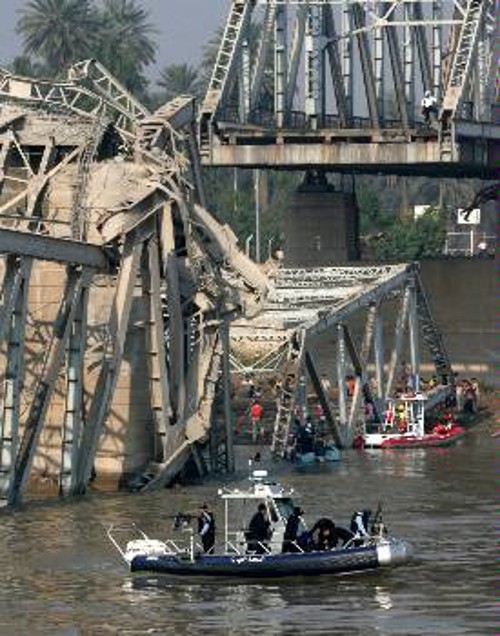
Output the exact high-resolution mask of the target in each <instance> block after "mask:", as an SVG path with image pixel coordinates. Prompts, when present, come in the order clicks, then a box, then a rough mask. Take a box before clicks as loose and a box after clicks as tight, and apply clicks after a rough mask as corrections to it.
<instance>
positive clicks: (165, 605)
mask: <svg viewBox="0 0 500 636" xmlns="http://www.w3.org/2000/svg"><path fill="white" fill-rule="evenodd" d="M489 426H491V422H490V423H488V422H486V423H484V424H483V425H481V426H479V427H476V428H475V429H472V430H471V431H469V433H468V435H467V436H466V437H465V439H463V440H462V441H460V442H459V443H458V444H457V445H456V446H454V447H451V448H444V449H426V450H416V449H412V450H405V451H402V450H400V451H371V452H369V453H368V452H364V453H363V452H356V451H348V452H345V453H344V454H343V457H342V461H341V462H339V463H338V464H335V465H333V466H331V467H328V468H324V469H323V468H321V469H316V470H310V469H309V470H307V471H298V470H297V469H294V468H292V467H290V466H288V465H286V466H280V467H276V466H273V470H274V474H275V476H276V477H277V478H279V479H280V480H281V481H284V482H286V483H287V484H288V485H290V486H293V487H294V488H295V490H296V491H297V493H299V494H300V495H301V497H300V503H301V506H302V507H303V508H304V510H305V517H306V518H307V520H309V521H310V522H313V521H314V520H315V519H316V518H317V517H318V516H319V515H322V514H324V513H327V514H328V515H330V516H332V517H333V518H334V519H335V520H336V521H337V522H338V523H340V524H347V523H348V519H349V517H350V515H351V513H352V511H353V510H355V509H357V508H359V507H364V506H370V507H375V506H376V505H377V502H378V501H379V500H380V501H382V503H383V507H384V511H385V521H386V523H387V525H388V526H389V528H390V530H391V532H392V534H394V535H397V536H400V537H404V538H406V539H408V540H409V541H410V542H411V543H412V544H413V546H414V549H415V554H416V557H415V560H414V562H413V563H411V564H409V565H407V566H403V567H399V568H395V569H391V570H385V571H375V572H367V573H363V574H354V575H349V576H340V577H335V576H324V577H315V578H293V579H285V580H273V581H239V580H196V579H190V578H181V579H175V578H169V577H164V578H161V579H159V580H158V579H155V578H154V577H145V576H136V577H133V576H131V575H130V574H129V572H128V571H127V569H126V567H125V566H124V565H123V564H122V562H121V561H120V559H119V558H118V555H117V553H116V552H115V550H114V548H113V546H112V545H111V544H110V543H109V542H108V540H107V538H106V533H105V528H106V527H107V526H109V525H110V524H122V523H125V522H128V521H136V522H138V523H139V525H140V526H141V527H142V528H143V529H144V530H145V531H146V532H147V533H149V534H151V535H152V536H155V537H158V538H161V537H165V536H169V535H171V534H172V530H171V526H172V517H173V516H174V515H175V513H176V512H177V511H179V510H188V509H194V507H195V506H196V505H197V504H198V503H199V502H200V501H203V500H210V501H213V502H214V503H215V502H216V496H215V493H216V490H217V488H218V486H219V485H220V482H219V481H218V480H215V479H212V480H210V481H208V482H206V483H204V484H203V485H192V486H184V487H181V488H175V489H171V490H164V491H162V492H158V493H151V494H137V495H132V494H121V495H103V494H97V493H94V494H90V495H89V496H87V497H86V498H84V499H82V500H72V501H68V502H64V503H61V502H53V503H46V502H31V503H29V504H28V505H26V506H24V507H23V508H22V509H20V510H16V511H2V512H0V567H1V570H0V571H1V577H2V582H1V585H0V634H1V635H4V634H5V635H9V636H10V635H17V634H21V635H24V634H29V635H33V636H34V635H38V634H47V635H49V634H50V635H51V636H56V635H60V636H73V635H79V634H85V635H87V634H104V635H106V634H123V635H126V634H127V635H132V634H172V635H176V636H177V635H179V636H183V635H188V634H196V635H197V636H198V635H200V634H235V635H239V634H242V635H246V634H259V635H263V634H266V635H279V634H335V635H337V634H338V635H346V636H356V635H362V636H414V635H415V636H416V635H421V634H425V635H428V636H466V635H470V636H483V635H485V636H486V635H489V634H495V633H499V632H500V615H499V588H498V530H499V526H498V511H499V507H498V506H499V504H498V499H499V498H498V495H499V489H498V476H499V468H500V464H499V453H500V438H496V439H494V438H492V437H491V436H490V433H489ZM250 452H251V449H250V448H249V447H240V448H238V449H237V454H238V465H239V466H240V467H241V468H240V469H239V472H238V475H237V476H236V479H239V478H241V479H242V480H244V479H245V476H246V460H247V457H248V454H249V453H250ZM215 512H216V516H217V519H218V520H219V527H220V530H222V510H221V509H220V508H219V507H218V506H217V505H216V507H215Z"/></svg>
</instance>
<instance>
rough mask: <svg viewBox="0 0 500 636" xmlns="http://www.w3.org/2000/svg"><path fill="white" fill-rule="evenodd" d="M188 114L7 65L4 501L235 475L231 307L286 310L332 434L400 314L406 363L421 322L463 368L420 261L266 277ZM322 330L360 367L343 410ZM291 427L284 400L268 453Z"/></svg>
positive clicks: (287, 336) (290, 360)
mask: <svg viewBox="0 0 500 636" xmlns="http://www.w3.org/2000/svg"><path fill="white" fill-rule="evenodd" d="M196 116H197V113H196V108H195V103H194V99H193V98H191V97H189V96H181V97H179V98H177V99H175V100H173V101H171V102H169V103H167V104H165V105H164V106H162V107H161V108H159V109H158V110H156V111H155V112H154V113H150V112H149V111H148V110H147V109H146V108H145V107H144V106H143V105H142V104H141V103H140V102H138V101H137V100H136V99H135V98H134V97H133V96H132V95H130V94H129V93H128V92H127V91H126V89H125V88H124V87H123V86H121V85H120V84H119V82H117V80H116V79H115V78H113V77H112V76H111V75H110V74H109V73H108V72H107V71H106V69H104V68H103V67H102V66H101V65H100V64H99V63H98V62H96V61H95V60H87V61H84V62H81V63H79V64H77V65H75V66H74V67H72V68H71V69H70V71H69V74H68V80H67V81H63V82H61V81H41V80H38V79H31V78H25V77H19V76H15V75H13V74H11V73H9V72H8V71H0V169H1V173H0V187H1V190H0V253H1V254H2V255H3V260H2V262H1V268H2V270H3V284H2V290H1V304H0V342H1V344H2V347H1V355H0V373H1V377H0V380H1V384H2V388H1V394H0V399H1V401H0V450H1V453H0V498H1V499H2V500H3V502H4V503H7V504H14V503H16V502H18V501H19V500H20V499H21V498H22V497H23V496H24V494H25V493H26V492H27V490H28V488H29V487H30V486H31V485H33V483H34V482H35V479H36V478H40V477H43V478H46V480H48V481H49V482H50V483H51V484H53V485H54V487H55V488H57V490H58V492H59V493H60V494H61V495H71V494H80V493H83V492H85V490H86V488H87V486H88V483H89V481H90V480H91V479H92V477H93V476H94V475H95V474H97V475H98V476H100V477H101V476H103V475H108V476H115V477H116V479H117V481H118V479H119V480H120V481H123V479H125V480H126V482H127V485H128V486H129V487H132V488H134V489H140V490H148V489H151V488H154V487H159V486H163V485H166V484H169V483H171V481H172V480H173V479H175V478H176V476H177V475H178V474H179V472H180V471H181V470H182V469H183V468H184V466H185V465H186V464H187V463H188V462H192V463H193V465H194V466H195V467H196V469H197V471H198V472H199V474H200V475H204V474H205V473H206V472H207V471H219V470H224V471H231V470H232V469H233V467H234V457H233V447H232V413H231V391H230V366H231V355H232V354H231V351H230V348H231V347H230V337H231V339H232V340H233V343H234V340H235V337H234V334H236V338H237V334H238V329H237V328H235V330H234V333H233V327H232V328H231V334H230V333H229V324H230V323H232V322H233V321H234V320H235V319H238V320H244V321H250V322H248V323H247V324H248V325H249V328H250V330H251V332H252V336H251V337H250V340H251V339H252V337H253V336H254V335H255V334H257V332H258V329H257V327H256V323H255V322H253V320H254V319H255V317H256V316H263V317H264V319H265V317H266V315H273V316H274V317H276V316H277V315H278V314H282V315H281V318H280V320H281V323H282V324H280V329H281V336H280V337H281V338H282V340H284V341H285V343H286V349H287V351H288V352H289V353H290V352H292V353H293V348H294V347H295V346H296V345H297V344H298V349H297V350H296V351H295V353H293V355H287V356H285V358H284V359H283V360H282V363H283V364H282V365H281V367H280V368H281V371H282V373H283V374H284V375H286V374H289V373H290V365H291V366H293V368H294V370H295V371H294V377H295V378H298V377H299V375H300V373H301V369H302V367H303V366H304V365H305V366H306V367H307V370H308V372H309V374H310V376H311V378H312V379H313V382H314V384H315V386H316V387H317V389H318V392H319V394H320V399H321V400H322V401H323V402H324V403H325V410H326V411H327V414H328V417H329V420H330V423H331V426H332V429H333V432H334V434H335V436H336V439H337V441H338V443H339V445H348V444H349V440H350V438H351V437H352V431H353V427H354V422H355V420H356V417H357V414H358V411H359V407H360V404H361V397H360V396H361V389H362V387H363V383H364V378H365V376H366V368H367V365H368V364H369V350H370V349H373V351H374V352H375V356H376V360H375V364H376V368H377V374H378V375H379V376H380V377H379V380H380V383H379V387H380V391H381V393H380V395H379V397H380V398H383V397H384V395H388V394H389V393H390V391H391V389H392V386H393V384H394V374H395V370H396V365H397V363H398V360H399V357H400V355H401V350H402V348H403V336H404V333H405V331H406V329H407V328H408V332H409V335H410V348H411V351H412V357H411V363H412V370H413V371H414V372H415V373H418V366H419V358H418V339H417V331H418V327H419V325H420V328H421V330H422V332H423V334H424V340H425V341H426V343H427V345H428V346H429V347H430V349H431V353H432V360H433V362H434V364H435V367H436V370H437V372H438V373H439V375H440V377H442V378H443V379H445V378H447V379H449V378H450V377H451V375H452V374H451V367H450V364H449V360H448V358H447V355H446V352H445V350H444V347H443V343H442V341H441V340H440V337H439V332H438V330H437V328H436V326H435V324H434V322H433V320H432V315H431V313H430V309H429V306H428V302H427V300H426V297H425V294H424V292H423V289H422V285H421V280H420V278H419V275H418V271H417V270H416V269H415V268H414V267H413V266H407V265H401V266H395V267H385V266H381V267H378V266H375V267H371V266H366V267H362V266H359V265H356V267H351V268H348V267H347V268H333V269H331V268H330V269H329V268H325V269H323V270H312V271H310V272H307V271H305V270H284V269H282V270H281V271H280V270H278V272H277V273H276V274H272V275H267V274H265V273H264V272H263V270H262V269H261V268H260V267H259V266H258V265H257V264H255V263H254V262H253V261H252V260H250V259H249V258H247V257H246V256H245V254H243V253H242V252H241V251H240V250H239V249H238V246H237V240H236V237H235V235H234V233H233V232H232V231H231V229H230V228H229V227H227V226H226V225H222V224H221V223H220V222H219V221H218V220H217V219H216V218H215V217H214V216H213V215H212V214H211V213H210V212H209V211H208V210H207V209H206V203H205V195H204V191H203V184H202V179H201V167H200V160H199V153H198V144H197V126H196ZM395 294H399V295H401V298H402V300H401V303H402V304H401V307H400V308H399V309H398V310H397V313H396V314H395V315H397V320H396V325H395V343H394V347H393V348H392V352H391V353H390V355H391V361H390V363H389V366H388V376H387V378H386V379H385V380H384V379H383V377H382V376H383V374H384V362H383V359H382V358H383V355H384V352H383V348H382V347H381V344H380V338H381V331H380V325H381V320H382V313H381V310H380V307H381V303H382V301H383V300H384V299H385V298H386V297H393V296H394V295H395ZM357 310H361V311H362V313H363V312H365V313H366V327H365V336H364V340H363V343H362V346H361V348H360V349H359V353H357V347H356V344H355V343H354V338H353V336H352V333H351V332H350V330H349V329H350V328H349V325H348V318H349V316H350V315H351V314H353V313H355V312H356V311H357ZM418 323H419V324H418ZM330 328H333V329H334V330H335V333H336V338H337V351H338V361H337V367H338V382H339V386H340V384H341V382H343V379H344V375H345V372H346V369H347V368H348V367H347V363H346V350H347V352H348V355H349V357H350V360H351V362H350V364H352V365H353V366H354V369H355V372H356V376H357V377H358V383H357V389H356V390H357V393H356V398H355V402H354V403H353V405H350V406H349V408H350V413H348V406H347V405H346V404H345V403H340V404H339V405H338V413H333V412H331V411H330V410H329V409H328V404H327V400H326V397H325V396H324V395H322V393H321V387H320V385H319V383H318V380H317V372H316V370H315V366H314V362H313V355H312V353H311V351H310V350H309V347H310V343H311V341H312V339H313V338H314V337H316V336H318V335H319V334H320V333H322V332H324V331H325V330H327V329H330ZM372 341H374V342H375V345H374V347H371V342H372ZM386 366H387V365H386ZM294 390H296V387H294ZM219 397H221V398H222V402H223V405H224V409H223V412H224V416H223V417H215V406H216V401H217V400H218V398H219ZM289 422H290V408H288V410H286V409H285V407H284V404H283V403H282V401H280V403H279V404H278V405H277V414H276V426H275V431H274V436H273V447H274V450H275V451H276V450H279V446H280V444H281V445H283V443H284V439H285V436H286V431H287V427H288V425H289ZM339 427H340V428H339ZM116 485H117V486H118V483H117V484H116Z"/></svg>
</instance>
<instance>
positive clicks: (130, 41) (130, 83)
mask: <svg viewBox="0 0 500 636" xmlns="http://www.w3.org/2000/svg"><path fill="white" fill-rule="evenodd" d="M148 20H149V15H148V13H147V11H145V10H144V9H143V8H142V7H141V6H138V5H137V3H136V0H104V1H103V6H102V9H101V11H100V22H101V24H102V25H103V26H102V27H101V30H100V33H99V44H98V46H97V49H96V53H95V57H98V58H99V60H100V62H102V63H103V64H104V66H106V68H108V69H109V70H110V71H111V72H112V73H113V74H114V75H115V76H116V77H117V78H118V79H120V80H121V81H122V82H123V83H124V84H125V85H126V86H127V88H129V89H130V90H132V91H135V92H137V93H141V92H144V90H145V88H146V84H147V81H146V79H145V77H144V76H143V71H144V69H145V68H146V67H147V66H149V65H150V64H152V63H153V62H154V61H155V57H156V42H155V40H154V38H153V36H154V35H155V34H156V29H155V28H154V27H153V26H152V24H151V23H150V22H149V21H148Z"/></svg>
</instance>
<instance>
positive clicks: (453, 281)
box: [311, 259, 500, 386]
mask: <svg viewBox="0 0 500 636" xmlns="http://www.w3.org/2000/svg"><path fill="white" fill-rule="evenodd" d="M421 272H422V279H423V283H424V287H425V290H426V292H427V295H428V298H429V301H430V304H431V309H432V314H433V316H434V319H435V322H436V324H437V326H438V328H439V330H440V332H441V334H442V337H443V341H444V345H445V347H446V350H447V351H448V354H449V357H450V360H451V363H452V367H453V369H454V371H456V372H458V374H459V377H473V376H475V377H477V378H479V379H480V381H482V382H484V383H485V384H487V385H490V386H492V385H495V386H499V385H500V373H499V371H498V369H499V363H500V347H499V344H500V338H499V337H498V331H499V322H500V313H499V308H500V289H499V276H498V274H499V270H498V261H497V260H493V259H484V260H473V259H460V260H459V259H453V260H452V259H447V260H436V261H424V262H422V263H421ZM382 308H383V311H382V315H383V319H384V338H383V340H384V345H385V347H384V348H385V353H384V360H385V362H386V368H387V365H388V362H389V360H390V354H391V348H392V346H393V343H394V326H395V321H396V316H397V313H398V311H399V309H400V300H399V299H394V300H390V299H389V300H386V301H384V303H383V306H382ZM365 318H366V313H363V312H361V313H360V314H359V315H356V316H353V317H352V318H351V319H350V320H349V321H348V323H349V328H350V329H351V330H352V333H353V335H354V337H355V340H356V342H358V343H360V342H361V339H362V333H363V326H364V320H365ZM311 350H312V353H313V355H314V359H315V361H316V364H317V367H318V370H319V371H320V372H321V373H326V374H327V375H328V376H330V377H331V378H334V377H335V376H336V366H335V355H336V348H335V336H334V333H333V331H328V332H325V333H324V334H322V335H321V336H320V337H319V338H317V340H315V341H314V342H313V343H312V346H311ZM420 350H421V371H422V377H424V378H427V377H429V376H430V375H431V374H432V373H433V372H434V364H433V362H432V359H431V357H430V355H429V352H428V351H427V349H426V347H425V345H424V343H423V342H422V340H421V346H420ZM401 361H409V350H408V343H407V342H406V343H405V348H404V350H403V352H402V354H401ZM369 368H370V367H369Z"/></svg>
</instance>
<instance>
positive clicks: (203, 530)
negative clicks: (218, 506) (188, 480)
mask: <svg viewBox="0 0 500 636" xmlns="http://www.w3.org/2000/svg"><path fill="white" fill-rule="evenodd" d="M198 534H199V535H200V537H201V543H202V544H203V551H204V552H205V554H212V553H213V551H214V543H215V519H214V515H213V513H212V512H210V510H209V509H208V505H207V504H206V503H204V504H202V505H201V506H200V509H199V513H198Z"/></svg>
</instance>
